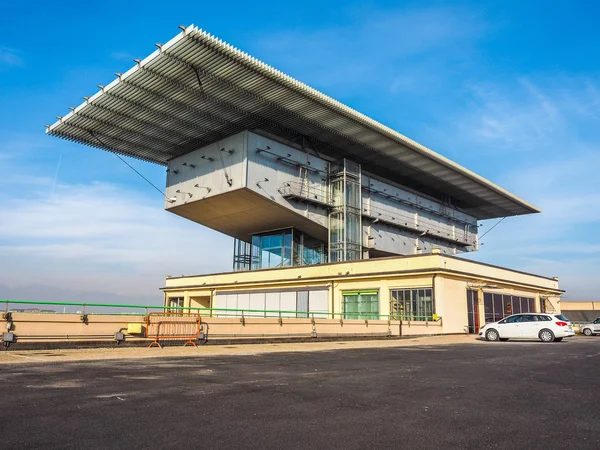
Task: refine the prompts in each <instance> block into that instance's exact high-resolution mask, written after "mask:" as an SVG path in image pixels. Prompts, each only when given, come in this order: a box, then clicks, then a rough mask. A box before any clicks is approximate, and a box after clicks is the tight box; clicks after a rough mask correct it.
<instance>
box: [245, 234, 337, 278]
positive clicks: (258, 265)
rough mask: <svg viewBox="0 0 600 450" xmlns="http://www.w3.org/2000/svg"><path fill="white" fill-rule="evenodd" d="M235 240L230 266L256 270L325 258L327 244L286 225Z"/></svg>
mask: <svg viewBox="0 0 600 450" xmlns="http://www.w3.org/2000/svg"><path fill="white" fill-rule="evenodd" d="M251 241H252V242H251V243H247V242H244V241H239V240H236V241H235V242H234V253H233V269H234V270H258V269H273V268H276V267H289V266H304V265H309V264H322V263H326V262H327V248H326V247H327V246H326V244H325V243H324V242H323V241H320V240H318V239H315V238H313V237H311V236H309V235H307V234H305V233H303V232H301V231H298V230H295V229H292V228H287V229H283V230H276V231H270V232H268V233H260V234H255V235H253V236H252V239H251Z"/></svg>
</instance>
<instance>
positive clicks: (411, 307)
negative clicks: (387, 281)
mask: <svg viewBox="0 0 600 450" xmlns="http://www.w3.org/2000/svg"><path fill="white" fill-rule="evenodd" d="M433 306H434V305H433V290H432V289H431V288H422V289H396V290H392V291H390V317H391V319H393V320H401V319H403V320H410V321H415V322H417V321H422V322H426V321H430V320H433V312H434V307H433Z"/></svg>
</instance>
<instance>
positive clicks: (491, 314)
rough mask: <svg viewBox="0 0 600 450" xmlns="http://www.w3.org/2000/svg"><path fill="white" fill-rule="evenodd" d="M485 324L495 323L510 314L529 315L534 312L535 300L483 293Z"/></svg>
mask: <svg viewBox="0 0 600 450" xmlns="http://www.w3.org/2000/svg"><path fill="white" fill-rule="evenodd" d="M483 304H484V308H485V323H490V322H497V321H499V320H502V319H503V318H504V317H506V316H510V315H511V314H520V313H530V312H536V311H535V299H534V298H531V297H517V296H514V295H504V294H492V293H491V292H484V293H483Z"/></svg>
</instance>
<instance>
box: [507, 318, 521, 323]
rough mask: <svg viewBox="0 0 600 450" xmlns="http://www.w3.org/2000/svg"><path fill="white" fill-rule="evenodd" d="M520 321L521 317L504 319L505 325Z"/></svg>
mask: <svg viewBox="0 0 600 450" xmlns="http://www.w3.org/2000/svg"><path fill="white" fill-rule="evenodd" d="M520 321H521V316H510V317H507V318H506V323H518V322H520Z"/></svg>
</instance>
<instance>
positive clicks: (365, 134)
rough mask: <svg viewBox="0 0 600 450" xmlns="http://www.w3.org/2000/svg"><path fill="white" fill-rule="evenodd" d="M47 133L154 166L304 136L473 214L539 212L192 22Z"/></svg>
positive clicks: (484, 216) (329, 151) (336, 155)
mask: <svg viewBox="0 0 600 450" xmlns="http://www.w3.org/2000/svg"><path fill="white" fill-rule="evenodd" d="M117 75H118V78H117V79H116V80H114V81H113V82H112V83H110V84H109V85H107V86H104V87H102V86H100V87H101V91H100V92H98V93H97V94H95V95H94V96H93V97H90V98H87V99H86V101H85V102H84V103H83V104H81V105H80V106H79V107H77V108H75V109H73V111H72V112H70V113H69V114H68V115H66V116H64V117H62V118H60V119H59V121H58V122H56V123H55V124H53V125H52V126H50V127H49V128H48V130H47V133H49V134H52V135H55V136H59V137H62V138H65V139H68V140H72V141H76V142H79V143H82V144H86V145H90V146H93V147H98V148H103V149H105V150H109V151H113V152H116V153H120V154H123V155H128V156H132V157H134V158H139V159H142V160H145V161H150V162H153V163H157V164H163V165H164V164H166V163H167V162H168V161H169V160H170V159H172V158H175V157H177V156H181V155H183V154H185V153H188V152H191V151H193V150H196V149H198V148H200V147H203V146H205V145H208V144H210V143H213V142H215V141H219V140H220V139H223V138H225V137H227V136H230V135H232V134H235V133H238V132H240V131H242V130H246V129H249V130H263V131H266V132H268V133H271V134H274V135H276V136H279V137H281V138H283V139H285V140H288V141H289V140H294V139H296V138H297V137H298V136H305V137H306V138H307V142H308V143H309V145H310V147H312V148H314V149H315V150H316V151H318V152H319V153H323V154H327V155H329V156H330V157H334V158H341V157H348V158H350V159H353V160H355V161H357V162H360V163H361V164H362V167H363V170H365V171H368V172H371V173H373V174H375V175H379V176H382V177H384V178H387V179H390V180H393V181H395V182H397V183H400V184H403V185H405V186H407V187H410V188H413V189H415V190H418V191H420V192H423V193H425V194H428V195H431V196H433V197H436V198H438V199H446V198H450V199H452V201H453V204H454V205H456V206H458V207H460V208H461V209H463V210H464V211H465V212H467V213H469V214H471V215H473V216H475V217H476V218H478V219H490V218H494V217H504V216H513V215H519V214H528V213H534V212H539V210H538V209H537V208H536V207H534V206H532V205H530V204H529V203H527V202H525V201H524V200H521V199H519V198H518V197H516V196H514V195H512V194H511V193H509V192H507V191H505V190H504V189H502V188H500V187H498V186H496V185H495V184H493V183H491V182H490V181H488V180H486V179H484V178H482V177H480V176H479V175H477V174H475V173H473V172H471V171H469V170H467V169H465V168H463V167H461V166H459V165H458V164H455V163H454V162H452V161H450V160H449V159H447V158H444V157H443V156H441V155H439V154H437V153H435V152H433V151H432V150H429V149H428V148H426V147H424V146H422V145H420V144H418V143H416V142H414V141H412V140H410V139H408V138H407V137H405V136H403V135H401V134H399V133H397V132H396V131H394V130H392V129H390V128H388V127H386V126H384V125H382V124H380V123H379V122H376V121H374V120H372V119H370V118H368V117H366V116H365V115H363V114H360V113H358V112H357V111H354V110H353V109H351V108H349V107H347V106H345V105H343V104H341V103H339V102H337V101H335V100H333V99H331V98H330V97H327V96H326V95H324V94H322V93H320V92H318V91H316V90H314V89H312V88H310V87H308V86H306V85H305V84H303V83H300V82H298V81H296V80H294V79H293V78H291V77H289V76H287V75H285V74H283V73H281V72H279V71H277V70H275V69H273V68H271V67H269V66H267V65H266V64H264V63H262V62H260V61H258V60H256V59H255V58H252V57H251V56H249V55H247V54H245V53H243V52H241V51H239V50H237V49H235V48H233V47H231V46H230V45H228V44H226V43H224V42H222V41H220V40H218V39H216V38H215V37H213V36H211V35H209V34H207V33H206V32H204V31H202V30H199V29H198V28H196V27H193V26H190V27H188V28H186V29H185V30H184V31H183V32H182V33H180V34H179V35H178V36H176V37H175V38H173V39H172V40H171V41H169V42H168V43H167V44H165V45H163V46H161V47H160V48H159V50H157V51H155V52H154V53H153V54H152V55H150V56H149V57H147V58H146V59H145V60H143V61H140V62H138V63H137V65H136V66H135V67H133V68H132V69H130V70H129V71H128V72H126V73H124V74H117Z"/></svg>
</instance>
